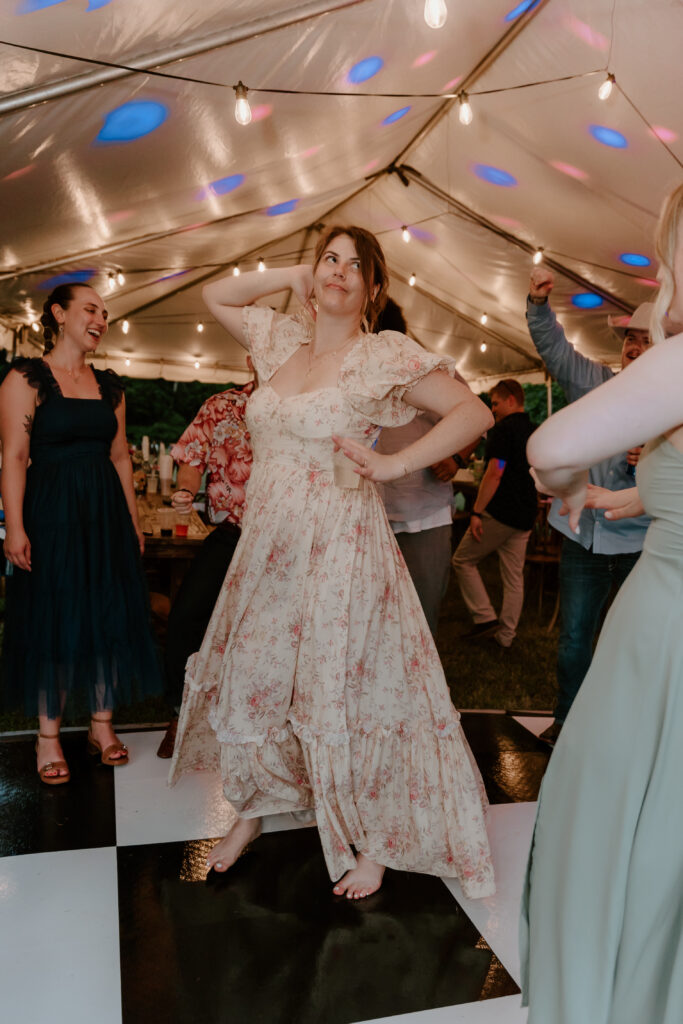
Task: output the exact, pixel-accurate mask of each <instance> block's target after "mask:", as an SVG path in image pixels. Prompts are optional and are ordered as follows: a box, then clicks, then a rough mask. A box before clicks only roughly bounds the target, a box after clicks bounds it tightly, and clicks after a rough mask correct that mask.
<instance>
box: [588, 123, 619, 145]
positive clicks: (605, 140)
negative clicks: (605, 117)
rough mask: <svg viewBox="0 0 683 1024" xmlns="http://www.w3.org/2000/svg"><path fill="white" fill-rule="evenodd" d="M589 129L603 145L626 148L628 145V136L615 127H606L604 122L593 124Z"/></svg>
mask: <svg viewBox="0 0 683 1024" xmlns="http://www.w3.org/2000/svg"><path fill="white" fill-rule="evenodd" d="M588 130H589V132H590V133H591V135H592V136H593V138H594V139H595V140H596V141H597V142H601V143H602V144H603V146H611V147H612V148H613V149H626V147H627V146H628V139H627V138H626V136H625V135H622V134H621V132H618V131H616V130H615V129H614V128H605V126H604V125H602V124H592V125H591V126H590V128H589V129H588Z"/></svg>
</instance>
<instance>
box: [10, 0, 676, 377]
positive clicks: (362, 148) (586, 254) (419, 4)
mask: <svg viewBox="0 0 683 1024" xmlns="http://www.w3.org/2000/svg"><path fill="white" fill-rule="evenodd" d="M446 4H447V8H448V17H447V20H446V23H445V25H444V26H443V28H441V29H439V30H435V29H432V28H429V27H428V26H427V24H426V23H425V20H424V16H423V10H424V0H345V2H344V0H338V2H334V0H328V2H325V0H320V2H310V3H303V4H301V3H300V4H289V5H288V4H286V3H284V2H283V0H231V2H229V3H226V2H225V0H204V3H203V4H201V5H196V4H190V3H189V2H187V0H175V2H172V3H169V2H168V0H143V2H140V0H4V2H3V3H2V5H1V13H0V59H1V61H2V63H1V65H0V67H1V70H0V86H1V93H0V123H1V125H2V131H3V141H4V145H3V147H2V165H1V166H0V188H1V190H2V191H1V197H2V208H3V218H2V220H3V232H2V243H1V248H0V324H1V325H2V327H4V328H5V334H4V338H5V341H2V343H3V344H5V346H6V347H8V343H7V339H8V338H9V339H12V335H13V346H14V347H15V348H16V347H17V346H21V347H23V349H24V350H28V349H30V347H31V344H39V335H38V334H36V333H34V332H33V331H32V330H31V327H30V324H31V323H32V322H34V321H35V320H37V318H38V317H39V315H40V310H41V306H42V303H43V301H44V299H45V297H46V296H47V292H48V290H49V287H50V284H51V283H52V282H54V281H55V279H61V278H62V277H65V278H67V279H69V278H73V277H75V278H76V279H81V280H88V281H89V282H90V283H91V284H92V285H93V286H94V287H95V288H97V289H98V290H99V291H100V292H101V294H102V295H103V296H104V297H105V299H106V301H107V305H108V307H109V310H110V316H111V322H112V326H111V329H110V331H109V333H108V335H107V336H106V337H105V338H104V340H103V342H102V344H101V347H100V350H99V352H98V357H97V358H98V359H99V360H101V365H103V364H106V365H107V366H111V367H112V368H114V369H115V370H117V371H119V372H122V373H127V374H129V375H133V376H141V377H156V376H159V375H162V376H164V377H167V378H169V379H177V380H191V379H201V380H206V381H214V380H215V381H223V380H227V379H228V378H231V379H233V380H239V379H242V377H243V375H244V369H245V363H244V353H243V351H242V350H241V349H240V348H239V346H238V345H237V344H236V343H235V342H233V341H232V339H231V338H229V337H228V335H226V333H225V331H224V330H223V329H222V328H220V327H219V326H218V325H217V324H215V323H214V322H213V321H212V320H211V318H210V317H209V316H208V314H207V312H206V310H205V309H204V307H203V305H202V301H201V283H203V282H204V281H206V280H207V279H210V278H211V277H212V276H215V275H217V274H222V273H226V272H228V271H229V270H230V268H232V267H233V266H234V265H235V264H238V265H239V266H240V268H242V269H243V270H247V269H253V268H254V267H255V266H256V262H257V260H258V258H259V257H263V258H264V259H265V261H266V263H267V264H268V265H276V266H282V265H284V264H286V263H289V262H296V261H302V260H306V259H310V257H311V253H312V249H313V246H314V245H315V241H316V239H317V237H318V231H319V229H320V225H321V224H332V223H357V224H361V225H363V226H364V227H367V228H369V229H370V230H372V231H374V232H375V233H377V234H378V235H379V236H380V239H381V241H382V245H383V247H384V249H385V252H386V254H387V258H388V263H389V268H390V271H391V279H392V284H391V288H390V293H391V295H392V296H393V297H394V298H395V299H396V300H397V301H398V302H399V303H400V304H401V305H402V306H403V308H404V312H405V315H406V318H407V321H408V324H409V327H410V331H411V333H412V334H413V335H414V336H415V337H417V338H419V339H420V340H421V341H422V342H423V343H424V344H425V345H427V347H429V348H432V349H434V350H438V351H440V352H447V353H449V354H451V355H453V356H454V357H455V358H456V359H457V361H458V367H459V369H460V371H461V372H462V373H463V375H464V376H465V377H466V378H467V379H468V380H470V381H471V382H472V383H473V385H474V386H475V387H482V386H486V384H487V383H489V382H491V381H492V380H493V379H495V378H497V377H499V376H501V375H506V376H509V375H517V376H520V377H522V378H523V379H542V368H541V365H540V362H539V360H538V358H537V357H536V355H535V352H534V350H533V347H532V345H531V342H530V340H529V337H528V333H527V330H526V323H525V319H524V305H525V303H524V299H525V295H526V292H527V284H528V274H529V270H530V267H531V255H532V253H533V251H534V250H535V249H536V247H539V246H540V247H542V248H543V250H544V258H545V260H546V262H548V263H549V264H550V265H552V266H553V267H554V269H555V270H556V273H557V284H556V289H555V292H554V295H553V306H554V307H555V309H556V310H557V311H558V313H559V314H560V317H561V319H562V321H563V323H564V324H565V327H566V329H567V331H568V334H569V337H570V338H571V339H572V341H573V342H574V344H575V345H576V347H577V348H578V349H579V351H581V352H585V353H586V354H589V355H591V356H592V357H594V358H598V359H602V360H605V361H607V362H612V363H613V362H615V361H616V360H617V358H618V349H619V346H618V342H617V341H616V339H615V338H614V337H613V336H612V335H611V332H610V331H609V330H608V328H607V324H606V320H607V315H608V314H613V315H614V314H620V313H623V314H627V313H628V312H630V311H631V310H633V308H634V307H635V306H636V305H638V304H639V303H640V302H642V301H645V300H648V299H652V297H653V294H654V285H655V282H654V280H653V279H654V277H655V272H656V266H655V259H654V252H653V229H654V225H655V222H656V217H657V213H658V210H659V206H660V204H661V201H662V199H663V197H664V196H665V194H666V193H667V191H668V190H669V189H670V188H671V187H672V186H673V185H675V184H677V183H678V182H679V181H680V180H681V176H682V168H683V163H682V160H683V115H682V114H681V107H680V95H681V86H682V85H683V64H682V62H681V59H680V44H681V40H683V4H681V2H680V0H630V2H629V0H523V2H521V3H518V4H516V5H515V0H477V2H476V3H465V2H464V0H446ZM608 72H609V73H612V74H614V76H615V80H616V81H615V87H614V88H613V90H612V94H611V96H610V97H609V98H608V99H607V100H605V101H602V100H600V98H599V96H598V89H599V86H600V85H601V84H602V83H603V82H604V81H605V78H606V75H607V73H608ZM240 81H242V82H244V84H245V85H246V86H247V87H248V90H249V93H248V98H249V102H250V104H251V108H252V114H253V117H252V121H251V123H250V124H249V125H247V126H241V125H239V124H237V122H236V120H235V117H234V107H235V91H234V88H233V87H234V86H235V85H237V83H238V82H240ZM463 90H464V91H466V92H467V93H468V96H469V101H470V104H471V107H472V111H473V120H472V123H471V124H470V125H463V124H461V123H460V119H459V113H460V107H461V103H460V100H459V98H458V94H459V93H461V91H463ZM404 225H406V226H407V227H408V231H409V234H410V241H409V242H408V243H406V242H405V241H404V240H403V238H402V227H403V226H404ZM119 272H121V273H122V274H123V275H124V277H125V282H124V283H123V284H118V283H117V282H116V279H115V278H112V276H111V275H115V274H117V273H119ZM411 275H415V281H414V285H413V286H411V285H410V284H409V281H410V280H411ZM269 302H271V303H272V304H276V305H277V307H278V308H279V309H286V308H293V305H292V303H295V302H296V300H292V299H291V297H290V296H288V295H280V296H276V297H275V298H273V299H270V300H269ZM577 303H578V305H577ZM581 304H585V305H581ZM484 313H486V314H487V317H488V319H487V322H486V325H485V326H483V325H482V324H481V322H480V318H481V316H482V314H484ZM124 320H127V321H128V323H129V325H130V329H129V331H128V333H124V331H123V321H124ZM200 322H201V323H202V324H203V328H204V329H203V330H202V331H201V333H200V332H199V331H197V324H198V323H200ZM0 341H1V339H0ZM484 346H485V348H484ZM482 348H484V351H482ZM126 361H128V362H126ZM197 363H198V364H199V366H198V367H196V365H195V364H197Z"/></svg>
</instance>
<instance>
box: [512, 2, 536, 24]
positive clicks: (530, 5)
mask: <svg viewBox="0 0 683 1024" xmlns="http://www.w3.org/2000/svg"><path fill="white" fill-rule="evenodd" d="M540 2H541V0H522V2H521V3H520V4H517V6H516V7H513V8H512V10H511V11H508V12H507V14H506V15H505V19H504V20H505V21H514V20H515V18H519V16H520V14H524V13H525V12H526V11H533V9H534V7H538V5H539V4H540Z"/></svg>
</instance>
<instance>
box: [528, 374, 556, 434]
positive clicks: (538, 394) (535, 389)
mask: <svg viewBox="0 0 683 1024" xmlns="http://www.w3.org/2000/svg"><path fill="white" fill-rule="evenodd" d="M522 387H523V388H524V408H525V409H526V411H527V412H528V413H529V419H530V420H531V422H532V423H533V424H534V425H535V426H537V427H540V425H541V423H543V421H544V420H546V419H547V418H548V392H547V390H546V386H545V384H523V385H522ZM551 394H552V403H553V412H557V411H558V409H564V407H565V405H566V404H567V398H566V396H565V393H564V391H563V390H562V388H561V387H560V385H559V384H558V383H557V381H553V383H552V387H551Z"/></svg>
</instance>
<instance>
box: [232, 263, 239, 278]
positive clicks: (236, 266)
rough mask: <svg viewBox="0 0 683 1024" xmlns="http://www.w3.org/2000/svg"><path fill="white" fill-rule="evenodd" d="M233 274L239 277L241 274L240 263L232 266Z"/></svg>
mask: <svg viewBox="0 0 683 1024" xmlns="http://www.w3.org/2000/svg"><path fill="white" fill-rule="evenodd" d="M232 276H233V277H239V276H240V268H239V265H238V264H237V263H236V264H235V266H234V267H233V268H232Z"/></svg>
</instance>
